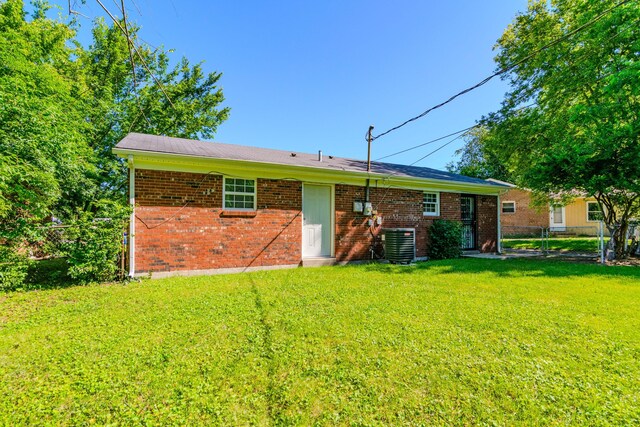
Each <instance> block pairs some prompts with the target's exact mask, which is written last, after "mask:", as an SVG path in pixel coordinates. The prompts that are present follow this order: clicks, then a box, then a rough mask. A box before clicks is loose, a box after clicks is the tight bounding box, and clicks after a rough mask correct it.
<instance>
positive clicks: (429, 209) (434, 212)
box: [422, 193, 440, 216]
mask: <svg viewBox="0 0 640 427" xmlns="http://www.w3.org/2000/svg"><path fill="white" fill-rule="evenodd" d="M422 200H423V201H422V213H423V214H424V215H425V216H440V193H424V195H423V199H422Z"/></svg>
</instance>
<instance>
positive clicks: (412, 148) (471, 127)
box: [375, 124, 480, 161]
mask: <svg viewBox="0 0 640 427" xmlns="http://www.w3.org/2000/svg"><path fill="white" fill-rule="evenodd" d="M479 126H480V124H477V125H473V126H469V127H468V128H464V129H461V130H459V131H456V132H451V133H450V134H448V135H445V136H441V137H439V138H436V139H432V140H431V141H427V142H423V143H422V144H418V145H414V146H413V147H409V148H406V149H404V150H401V151H397V152H395V153H391V154H387V155H386V156H382V157H378V158H377V159H375V161H378V160H382V159H386V158H387V157H393V156H397V155H398V154H402V153H406V152H407V151H411V150H415V149H416V148H420V147H424V146H425V145H429V144H433V143H434V142H438V141H441V140H443V139H446V138H449V137H450V136H454V135H457V134H459V133H463V132H467V131H469V130H471V129H475V128H477V127H479Z"/></svg>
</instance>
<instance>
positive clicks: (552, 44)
mask: <svg viewBox="0 0 640 427" xmlns="http://www.w3.org/2000/svg"><path fill="white" fill-rule="evenodd" d="M630 1H631V0H623V1H621V2H620V3H617V4H615V5H614V6H612V7H610V8H608V9H607V10H605V11H604V12H602V13H600V14H599V15H597V16H596V17H594V18H593V19H591V20H590V21H588V22H586V23H584V24H582V25H580V26H579V27H577V28H575V29H573V30H572V31H570V32H568V33H567V34H565V35H563V36H562V37H559V38H557V39H555V40H553V41H551V42H549V43H547V44H546V45H544V46H542V47H540V48H538V49H536V50H534V51H533V52H531V53H530V54H529V55H527V56H525V57H524V58H522V59H521V60H519V61H517V62H516V63H515V64H512V65H510V66H508V67H505V68H502V69H500V70H498V71H496V72H495V73H493V74H492V75H490V76H488V77H486V78H484V79H483V80H481V81H480V82H479V83H477V84H475V85H473V86H471V87H468V88H467V89H464V90H462V91H460V92H458V93H456V94H455V95H453V96H451V97H450V98H449V99H447V100H446V101H444V102H441V103H440V104H437V105H435V106H433V107H431V108H429V109H427V110H426V111H424V112H423V113H421V114H419V115H417V116H415V117H412V118H410V119H408V120H406V121H404V122H403V123H401V124H399V125H398V126H394V127H392V128H391V129H389V130H386V131H384V132H382V133H380V134H378V135H376V136H374V137H373V139H372V140H374V141H375V140H376V139H378V138H380V137H382V136H384V135H387V134H389V133H391V132H393V131H395V130H398V129H400V128H401V127H403V126H405V125H407V124H409V123H411V122H413V121H416V120H418V119H421V118H422V117H424V116H426V115H427V114H429V113H430V112H432V111H433V110H436V109H438V108H441V107H443V106H445V105H447V104H449V103H450V102H451V101H453V100H454V99H456V98H458V97H460V96H462V95H464V94H466V93H469V92H471V91H473V90H475V89H477V88H479V87H480V86H483V85H485V84H487V83H488V82H489V81H491V80H492V79H494V78H495V77H498V76H500V75H502V74H505V73H508V72H509V71H511V70H513V69H514V68H516V67H518V66H519V65H521V64H523V63H524V62H526V61H528V60H529V59H531V58H533V57H535V56H536V55H538V54H539V53H540V52H543V51H545V50H547V49H549V48H550V47H552V46H555V45H556V44H558V43H560V42H562V41H564V40H567V39H568V38H570V37H573V36H574V35H575V34H577V33H579V32H580V31H582V30H584V29H585V28H587V27H590V26H591V25H593V24H595V23H596V22H598V21H599V20H600V19H602V17H604V16H605V15H606V14H608V13H609V12H611V11H613V10H614V9H616V8H618V7H620V6H623V5H625V4H627V3H629V2H630Z"/></svg>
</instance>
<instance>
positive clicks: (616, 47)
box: [483, 0, 640, 257]
mask: <svg viewBox="0 0 640 427" xmlns="http://www.w3.org/2000/svg"><path fill="white" fill-rule="evenodd" d="M639 20H640V7H638V5H637V4H636V3H635V2H630V1H621V2H619V3H617V4H615V3H613V2H611V1H606V2H604V1H603V2H593V1H589V0H553V1H551V2H549V1H546V0H535V1H532V2H530V3H529V7H528V10H527V11H526V12H525V13H522V14H520V15H518V16H517V17H516V18H515V20H514V22H513V23H512V24H511V25H510V26H509V27H508V28H507V29H506V30H505V32H504V34H503V35H502V37H501V38H500V39H499V40H498V44H497V49H498V54H497V56H496V62H497V65H498V68H499V69H509V70H510V71H509V72H508V73H506V74H505V78H507V79H508V80H509V83H510V86H511V88H510V90H509V92H508V93H507V94H506V96H505V99H504V101H503V106H502V109H501V110H500V111H499V112H497V113H495V114H491V115H489V116H488V117H486V118H484V120H483V123H484V124H485V125H486V126H487V128H488V129H489V132H490V133H491V138H489V139H488V147H489V149H490V150H491V151H493V152H496V153H501V154H500V155H501V157H502V160H503V161H504V162H506V163H508V164H509V167H510V170H512V171H514V172H515V173H516V174H517V177H516V178H517V183H519V184H524V185H526V186H527V187H528V188H531V189H533V190H535V191H536V192H538V193H541V194H547V195H548V194H551V193H554V194H570V192H571V191H581V192H583V193H584V194H587V195H589V196H593V197H595V198H596V199H597V200H598V202H599V203H600V205H601V207H603V208H604V212H605V213H604V222H605V224H606V226H607V228H608V230H609V232H610V235H611V240H610V249H611V250H612V252H614V253H615V256H617V257H624V256H625V255H626V253H625V250H624V247H625V245H624V239H625V236H626V233H627V229H628V224H629V220H630V219H631V218H632V217H633V216H634V215H638V214H640V161H639V160H638V159H640V137H639V134H640V115H639V112H640V62H639V58H640V37H639V36H640V31H639V30H638V28H639V27H638V24H637V23H638V21H639ZM532 53H533V54H532ZM529 103H533V104H534V106H532V107H529V108H524V109H523V108H521V107H520V108H519V106H521V105H524V104H529Z"/></svg>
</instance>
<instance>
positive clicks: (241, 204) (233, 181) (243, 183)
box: [222, 177, 256, 211]
mask: <svg viewBox="0 0 640 427" xmlns="http://www.w3.org/2000/svg"><path fill="white" fill-rule="evenodd" d="M223 189H224V190H223V192H222V198H223V200H224V208H225V209H233V210H242V211H253V210H255V209H256V180H255V179H243V178H227V177H225V178H224V187H223Z"/></svg>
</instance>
